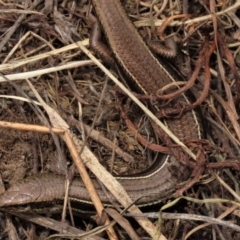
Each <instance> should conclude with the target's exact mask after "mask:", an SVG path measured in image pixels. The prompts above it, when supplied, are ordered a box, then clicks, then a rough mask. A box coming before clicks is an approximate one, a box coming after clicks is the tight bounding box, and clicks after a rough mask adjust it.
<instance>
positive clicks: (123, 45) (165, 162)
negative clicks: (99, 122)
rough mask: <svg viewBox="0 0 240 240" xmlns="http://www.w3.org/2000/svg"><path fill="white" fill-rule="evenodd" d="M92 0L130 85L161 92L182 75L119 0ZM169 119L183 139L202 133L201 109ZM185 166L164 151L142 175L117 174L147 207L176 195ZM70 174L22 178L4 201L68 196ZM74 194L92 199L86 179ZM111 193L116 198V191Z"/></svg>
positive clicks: (147, 91) (148, 92)
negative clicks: (154, 49)
mask: <svg viewBox="0 0 240 240" xmlns="http://www.w3.org/2000/svg"><path fill="white" fill-rule="evenodd" d="M92 3H93V6H94V9H95V12H96V14H97V17H98V19H99V21H100V23H101V25H102V27H103V30H104V32H105V35H106V38H107V40H108V43H109V46H110V48H111V50H112V52H113V55H114V57H115V59H116V61H117V63H118V65H120V66H121V68H122V69H123V70H124V72H125V73H126V74H127V76H128V81H130V84H129V85H131V84H133V85H134V86H135V89H138V91H139V92H140V93H143V94H146V95H155V93H156V91H157V90H158V89H161V88H162V87H164V86H166V85H167V84H169V83H172V82H175V81H176V80H179V79H181V76H179V75H178V74H177V73H176V71H175V70H174V69H172V68H171V66H169V65H168V64H166V63H165V62H164V61H163V60H161V59H156V58H155V56H154V55H153V54H152V52H151V51H150V50H149V49H148V47H147V45H146V44H145V42H144V41H143V39H142V38H141V37H140V35H139V34H138V32H137V30H136V28H135V27H134V26H133V24H132V23H131V22H130V20H129V19H128V17H127V15H126V13H125V11H124V9H123V7H122V6H121V4H120V1H119V0H92ZM176 102H185V103H186V102H188V99H187V97H186V96H185V95H184V94H182V95H181V96H179V97H177V98H176V99H174V100H173V101H172V102H171V106H174V104H176ZM154 107H155V109H156V111H157V110H159V109H160V106H159V105H155V106H154ZM165 122H166V125H167V126H168V127H169V128H170V129H171V131H172V132H173V133H174V134H175V135H176V136H178V137H179V139H180V140H181V141H183V142H187V141H191V140H196V139H200V138H201V137H202V136H201V124H200V123H199V121H198V117H197V113H196V112H195V111H189V112H186V113H183V114H182V115H181V117H179V118H172V119H166V120H165ZM185 170H186V168H185V167H183V166H181V165H180V164H179V162H178V161H177V160H176V159H175V158H174V157H173V156H170V155H164V156H163V157H162V158H161V159H160V160H158V161H156V162H155V163H154V165H153V166H152V167H150V169H148V170H147V171H145V172H144V173H142V174H141V175H140V176H133V177H120V178H117V179H119V181H120V182H121V184H122V185H123V186H124V188H125V189H126V191H127V192H128V193H129V195H130V197H131V198H132V200H136V199H138V198H139V197H141V196H144V197H143V198H141V199H140V200H139V201H138V203H137V204H138V205H140V206H143V205H149V204H153V203H157V202H160V201H162V200H163V199H164V198H167V197H170V196H171V195H172V194H173V193H174V192H175V191H176V189H177V188H178V184H179V181H182V179H183V177H184V173H186V171H185ZM64 179H65V178H64V176H61V175H55V174H41V175H37V176H34V177H31V178H28V179H25V180H23V181H20V182H19V183H17V184H15V185H14V186H12V187H11V188H10V189H9V190H8V191H7V192H5V193H4V194H3V195H1V196H0V206H10V205H19V204H26V203H30V202H44V201H53V200H54V199H62V198H63V196H64V192H65V189H64ZM93 181H94V184H95V186H96V189H97V191H98V194H99V196H100V198H101V200H102V201H103V203H104V204H108V203H109V199H108V197H107V196H105V194H104V192H103V191H102V190H101V187H100V186H99V184H98V182H97V181H96V180H93ZM153 193H154V194H153ZM69 196H70V198H72V199H73V200H76V201H80V202H86V203H90V199H89V197H88V193H87V191H86V189H85V188H84V185H83V184H82V182H81V181H80V180H77V179H75V180H74V181H73V183H72V185H71V188H70V192H69ZM110 198H111V200H112V201H114V199H113V197H112V196H111V195H110Z"/></svg>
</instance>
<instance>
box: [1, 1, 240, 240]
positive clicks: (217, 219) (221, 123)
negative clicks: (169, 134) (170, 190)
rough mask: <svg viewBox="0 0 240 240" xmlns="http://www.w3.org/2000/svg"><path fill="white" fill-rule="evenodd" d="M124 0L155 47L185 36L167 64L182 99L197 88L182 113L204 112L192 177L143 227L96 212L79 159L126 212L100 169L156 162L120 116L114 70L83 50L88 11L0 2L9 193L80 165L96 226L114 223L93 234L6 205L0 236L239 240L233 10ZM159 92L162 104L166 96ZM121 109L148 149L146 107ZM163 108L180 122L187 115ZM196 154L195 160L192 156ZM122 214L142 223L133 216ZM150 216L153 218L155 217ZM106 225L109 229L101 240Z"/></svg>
mask: <svg viewBox="0 0 240 240" xmlns="http://www.w3.org/2000/svg"><path fill="white" fill-rule="evenodd" d="M121 2H123V5H124V7H125V9H126V11H127V13H128V14H129V16H130V18H131V20H132V21H133V22H134V24H135V25H136V27H137V28H138V29H139V31H140V33H141V34H142V36H143V38H144V39H145V40H148V39H149V38H151V37H152V34H153V32H154V34H157V35H158V37H159V38H160V39H162V38H163V36H166V35H169V34H171V33H176V36H177V38H180V39H181V41H180V43H179V56H180V58H177V59H175V60H174V65H176V66H177V68H178V69H179V70H180V71H181V73H182V74H184V75H185V76H186V77H185V78H186V79H188V80H189V81H188V83H186V84H184V85H183V83H182V82H181V83H179V86H181V87H183V90H184V91H185V90H186V89H187V88H188V87H192V85H194V88H191V89H192V91H194V95H196V98H197V99H196V101H195V102H194V101H193V104H192V105H190V106H188V107H186V108H185V109H184V111H187V110H188V111H189V110H190V109H192V108H193V107H194V108H195V107H196V106H197V107H199V108H200V109H201V112H202V115H203V116H202V118H201V121H202V122H204V127H203V128H204V131H205V133H206V138H205V139H203V140H202V141H201V142H193V143H191V144H189V145H188V147H189V149H188V150H186V152H187V154H190V157H188V158H187V159H186V161H185V165H186V166H187V167H189V169H191V171H192V175H191V176H190V178H189V182H188V185H186V186H184V187H183V188H182V189H179V191H178V196H177V197H179V198H177V199H176V200H175V199H173V198H171V199H169V201H170V200H171V202H170V203H169V201H168V202H164V203H163V204H161V205H156V206H154V207H151V208H147V209H142V212H144V213H145V215H144V217H145V218H139V219H138V220H137V221H138V224H137V223H136V222H135V221H134V220H132V217H127V219H128V221H129V222H126V221H125V220H124V219H123V218H122V217H121V216H120V215H119V214H118V213H116V212H112V209H107V210H106V212H104V214H102V208H103V206H102V204H101V203H100V202H99V199H98V197H97V196H95V194H94V190H93V189H92V188H93V186H92V185H91V182H90V181H88V176H87V174H88V173H87V171H86V169H85V168H84V164H83V163H82V161H83V162H84V163H85V164H86V165H87V167H88V168H89V169H91V172H93V173H94V175H96V176H97V177H98V178H99V179H100V180H101V181H102V182H103V183H104V185H105V186H106V187H107V188H108V189H109V190H110V191H111V192H112V194H113V195H115V196H116V195H118V194H119V193H121V194H123V195H120V194H119V198H120V199H118V201H119V202H120V203H121V206H123V207H125V208H126V207H128V205H129V204H131V199H129V198H128V196H125V193H124V190H123V189H122V188H121V186H119V185H118V183H117V182H115V180H114V179H113V178H110V176H109V175H108V174H107V173H106V172H105V171H106V170H105V168H107V170H108V171H109V172H111V173H113V174H114V175H124V174H127V175H128V174H133V173H137V172H141V171H143V170H144V169H146V168H147V167H148V166H149V165H151V161H150V160H149V159H151V158H150V157H149V156H151V155H153V154H152V151H151V150H149V149H148V148H146V147H145V146H143V145H142V144H140V143H139V141H137V139H136V134H135V133H134V131H133V130H132V129H131V127H129V125H128V126H127V125H126V121H125V120H126V119H125V120H124V118H122V115H123V114H121V111H120V109H121V106H120V103H119V89H118V88H119V87H120V88H121V85H120V83H118V82H117V79H116V78H115V77H117V76H119V75H118V73H117V72H114V71H111V69H110V68H109V66H107V68H108V69H110V71H108V70H107V69H106V68H104V66H102V65H101V62H99V61H97V60H96V59H95V58H94V56H92V55H91V53H90V52H89V48H88V43H89V42H88V38H89V35H90V34H89V33H90V24H89V21H88V19H87V18H86V15H87V12H88V11H89V6H90V2H89V1H45V2H44V1H33V2H31V1H7V0H6V1H0V26H1V27H0V33H1V35H0V59H1V64H0V72H1V75H0V84H1V87H0V97H1V98H0V118H1V119H0V133H1V139H0V160H1V161H0V170H1V177H2V179H3V182H4V183H5V186H7V187H9V186H10V185H12V184H14V183H15V182H17V181H18V180H20V179H23V178H25V177H26V176H30V175H33V174H36V173H38V172H55V173H62V174H66V173H67V172H68V176H69V175H70V174H69V171H68V170H69V169H70V170H72V169H73V167H72V164H73V163H75V164H76V166H77V169H78V171H79V172H80V174H81V176H85V177H83V179H84V181H86V182H87V183H86V184H87V186H86V187H87V189H90V190H89V191H90V195H91V197H92V198H93V201H94V204H95V207H96V210H97V212H98V214H99V216H100V215H101V217H98V218H97V221H96V222H98V223H99V221H100V222H101V221H102V222H104V220H106V218H107V217H106V216H107V215H108V216H109V218H110V220H107V222H105V226H104V223H100V224H99V225H100V226H101V227H97V224H96V223H95V221H93V220H92V219H91V220H81V221H79V219H81V217H80V218H79V217H77V218H76V217H75V225H74V221H72V219H71V224H70V225H71V226H72V227H69V226H68V224H66V223H64V222H63V219H65V213H63V214H62V222H61V215H60V214H52V215H51V216H50V217H49V216H46V214H45V215H41V216H40V215H37V214H38V213H29V212H28V210H29V209H28V207H26V208H25V207H24V211H25V212H24V213H19V212H14V211H11V212H9V211H8V210H7V209H5V208H3V209H2V212H1V213H0V214H1V220H0V236H1V237H2V239H37V238H39V239H46V238H47V237H49V236H52V235H53V234H56V233H57V235H53V237H54V238H56V239H57V238H59V239H60V238H70V237H72V236H73V235H74V238H76V239H77V236H76V235H77V234H83V233H82V232H81V233H80V230H78V229H77V227H79V228H81V229H82V230H84V231H90V230H91V231H90V232H91V233H92V234H93V235H92V236H89V237H88V239H100V238H101V237H102V238H110V239H114V237H113V236H114V234H115V233H114V232H113V231H115V232H116V233H117V235H118V238H119V239H142V238H143V236H145V237H146V239H147V237H149V235H150V236H151V237H153V236H154V233H155V232H156V231H157V232H158V233H159V234H160V229H161V233H162V234H163V235H161V239H165V237H166V238H167V239H209V240H210V239H233V240H235V239H236V240H237V239H239V236H240V227H239V223H240V220H239V217H240V216H239V210H238V208H239V204H240V203H239V202H240V199H239V171H240V162H239V153H240V149H239V144H240V128H239V117H238V116H239V103H240V79H239V73H238V72H239V71H238V66H239V60H238V59H239V42H240V41H239V28H240V22H239V15H240V3H239V2H238V1H236V2H235V1H201V2H200V1H189V2H188V1H159V2H155V1H142V2H141V1H136V2H137V5H136V3H135V1H133V0H126V1H121ZM155 20H156V21H155ZM154 24H155V26H156V28H155V29H154ZM159 26H161V27H159ZM152 29H154V31H153V30H152ZM180 50H181V51H180ZM180 53H181V54H180ZM183 63H184V64H183ZM114 76H115V77H114ZM116 84H117V85H118V88H116ZM160 90H161V89H160ZM160 90H159V95H160V96H159V99H161V98H163V96H162V92H160ZM127 95H128V94H127ZM134 96H135V95H133V96H131V98H134ZM141 97H142V96H140V98H141ZM172 97H173V96H168V98H169V99H171V98H172ZM146 98H147V97H146ZM148 98H149V96H148ZM145 101H146V102H147V101H149V99H148V100H145ZM150 101H151V99H150ZM160 101H161V100H160ZM124 109H125V111H126V112H127V118H128V119H130V120H131V121H132V122H133V123H134V126H135V127H136V129H137V130H138V132H139V133H141V134H142V136H143V137H145V139H147V141H148V143H147V144H148V145H149V146H150V143H152V141H153V139H154V136H153V134H152V132H151V127H150V126H149V120H148V117H146V115H148V116H149V115H150V114H149V113H148V112H147V109H145V110H140V108H139V107H138V106H137V104H135V103H133V102H132V101H130V99H127V98H126V97H125V99H124ZM169 111H171V112H168V114H175V116H176V115H178V114H180V113H181V111H182V109H181V110H179V109H169ZM150 117H151V116H150ZM159 118H160V119H161V118H163V116H159ZM76 135H79V138H80V140H79V139H78V138H77V137H76ZM178 144H181V143H178ZM83 145H84V146H85V147H84V150H81V149H80V148H81V147H82V146H83ZM191 149H201V153H200V152H198V153H199V154H197V156H195V153H196V152H195V153H193V152H191ZM79 151H80V152H81V155H79V154H78V152H79ZM80 156H81V157H80ZM194 158H196V159H195V160H196V161H194ZM98 161H100V163H101V164H102V165H103V166H104V168H102V167H101V165H100V164H99V163H98ZM73 172H76V170H74V169H73ZM2 191H4V190H2ZM116 198H117V196H116ZM54 204H55V203H53V204H52V206H51V207H53V206H54ZM80 207H81V206H80ZM160 209H161V212H163V214H162V215H160V214H158V212H159V211H160ZM21 210H22V209H21ZM65 210H66V209H65ZM48 211H50V210H48ZM129 211H130V213H131V214H135V215H136V214H137V216H139V214H141V212H140V210H139V209H137V208H136V207H132V208H131V209H130V210H129ZM149 212H154V213H156V214H155V218H154V216H152V215H154V214H152V215H150V213H149ZM106 213H107V214H106ZM68 215H69V214H67V216H66V218H67V219H68V220H69V219H70V217H69V216H68ZM45 216H46V217H45ZM152 217H153V219H152ZM147 218H148V219H147ZM22 219H25V220H26V221H22ZM76 219H77V221H76ZM112 219H114V220H115V221H116V222H117V224H115V225H114V223H113V220H112ZM110 221H111V223H112V224H111V227H112V226H113V225H114V226H113V228H112V229H111V228H109V229H110V230H108V236H107V235H106V233H105V229H106V225H109V223H110ZM143 229H144V230H145V231H144V230H143ZM147 233H148V234H147ZM75 234H76V235H75ZM88 234H89V233H88ZM97 236H98V237H97ZM78 237H79V236H78ZM155 239H156V236H155Z"/></svg>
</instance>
